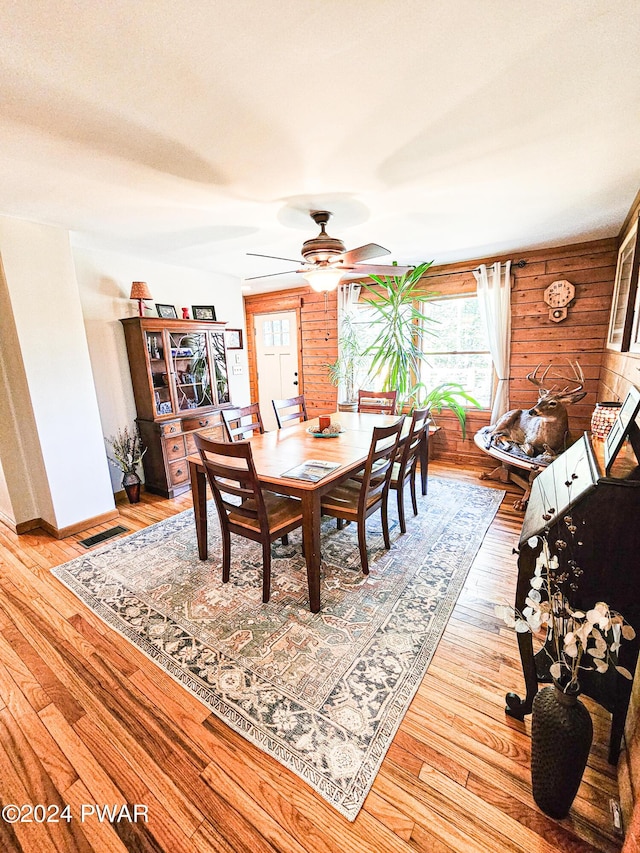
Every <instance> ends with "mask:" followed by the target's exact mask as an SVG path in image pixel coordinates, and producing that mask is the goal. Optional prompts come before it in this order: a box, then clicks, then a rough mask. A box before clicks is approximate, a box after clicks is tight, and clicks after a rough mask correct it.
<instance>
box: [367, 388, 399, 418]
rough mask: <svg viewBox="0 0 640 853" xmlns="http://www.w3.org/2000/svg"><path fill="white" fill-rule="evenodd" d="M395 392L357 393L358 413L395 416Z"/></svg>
mask: <svg viewBox="0 0 640 853" xmlns="http://www.w3.org/2000/svg"><path fill="white" fill-rule="evenodd" d="M396 397H397V392H396V391H358V411H359V412H372V413H374V414H377V415H395V412H396Z"/></svg>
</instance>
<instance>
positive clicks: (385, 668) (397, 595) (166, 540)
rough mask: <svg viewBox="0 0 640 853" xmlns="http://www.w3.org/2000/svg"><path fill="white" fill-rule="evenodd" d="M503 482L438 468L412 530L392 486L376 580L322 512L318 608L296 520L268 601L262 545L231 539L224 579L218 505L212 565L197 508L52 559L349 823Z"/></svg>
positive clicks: (376, 537) (375, 522) (376, 543)
mask: <svg viewBox="0 0 640 853" xmlns="http://www.w3.org/2000/svg"><path fill="white" fill-rule="evenodd" d="M503 495H504V492H502V491H496V490H495V489H487V488H483V487H481V486H471V485H466V484H462V483H459V482H455V481H451V480H446V479H436V478H430V480H429V494H428V496H427V497H426V498H420V506H419V510H420V514H419V515H418V516H417V517H416V518H414V517H413V516H412V515H411V510H410V509H409V516H408V518H409V521H408V532H407V533H406V534H405V535H401V534H400V529H399V526H398V522H397V516H396V512H395V495H392V498H391V500H390V501H389V508H390V524H391V539H392V548H391V550H390V551H385V549H384V545H383V541H382V532H381V529H380V522H379V518H378V515H379V514H376V515H375V516H374V517H372V518H371V519H369V521H368V522H367V544H368V546H369V553H370V571H371V573H370V575H369V576H368V577H365V576H364V575H363V574H362V572H361V567H360V560H359V556H358V548H357V541H356V528H355V525H353V524H351V525H347V526H345V528H344V529H343V530H341V531H339V530H337V529H336V526H335V521H333V520H331V519H325V521H324V523H323V527H322V548H323V578H322V586H321V596H322V610H321V612H320V613H316V614H313V613H310V612H309V606H308V596H307V581H306V571H305V563H304V558H303V557H302V555H301V549H300V532H299V531H296V532H294V533H293V534H290V544H289V545H288V546H283V545H281V544H280V543H278V544H277V545H275V546H274V560H273V562H272V583H271V601H270V602H269V603H268V604H262V600H261V572H260V566H261V552H260V546H259V545H255V544H254V543H252V542H249V541H247V540H244V539H240V538H239V537H232V549H233V555H232V569H231V580H230V582H229V583H228V584H223V583H222V579H221V574H222V571H221V567H220V559H219V554H220V553H221V545H220V535H219V526H218V521H217V515H216V512H215V508H214V506H213V503H210V505H209V554H210V558H209V560H208V561H206V562H204V563H203V562H201V561H200V560H199V559H198V553H197V545H196V536H195V527H194V521H193V513H192V511H191V510H188V511H187V512H183V513H181V514H180V515H177V516H175V517H173V518H171V519H167V520H166V521H162V522H160V523H159V524H155V525H153V526H152V527H148V528H146V529H145V530H142V531H140V532H138V533H135V534H133V535H132V536H128V537H127V538H126V539H122V540H120V541H118V542H114V543H112V544H110V545H106V546H104V547H103V548H101V549H99V550H96V551H93V552H92V553H89V554H86V555H84V556H82V557H78V558H77V559H75V560H73V561H72V562H70V563H67V564H66V565H63V566H59V567H57V568H55V569H53V570H52V571H53V574H54V575H55V576H56V577H58V578H59V579H60V580H61V581H62V582H63V583H64V584H66V585H67V586H68V587H69V588H70V589H71V590H72V591H73V592H74V593H75V594H76V595H77V596H78V597H79V598H80V599H81V600H82V601H83V602H84V603H85V604H86V605H87V606H88V607H90V608H91V610H93V611H94V612H95V613H97V614H98V615H99V616H100V617H101V618H102V619H103V620H104V621H105V622H106V623H107V624H108V625H110V626H111V627H112V628H115V630H117V631H118V632H119V633H120V634H122V635H123V636H124V637H126V638H127V639H128V640H129V641H130V642H132V643H133V644H134V645H135V646H137V648H139V649H140V650H141V651H143V652H144V653H145V654H146V655H148V657H150V658H151V659H152V660H153V661H155V662H156V663H157V664H158V665H159V666H161V667H162V668H163V669H164V670H165V671H166V672H168V673H169V674H170V675H171V676H172V677H173V678H175V679H176V680H177V681H178V682H179V683H181V684H182V685H183V686H184V687H186V688H187V689H188V690H190V691H191V692H192V693H193V694H194V695H196V696H197V697H198V699H200V700H201V701H202V702H203V703H204V704H205V705H206V706H207V707H208V708H210V709H211V711H212V712H213V713H214V714H216V716H218V717H220V718H221V719H222V720H224V721H225V722H226V723H227V724H228V725H229V726H231V728H233V729H235V730H236V731H237V732H240V734H242V735H243V736H244V737H246V738H247V739H248V740H249V741H251V742H252V743H254V744H256V745H257V746H258V747H259V748H260V749H262V750H264V751H265V752H266V753H268V754H269V755H271V756H273V757H274V758H275V759H276V760H277V761H279V762H281V763H282V764H284V765H285V766H286V767H288V768H289V769H290V770H292V771H293V772H294V773H296V774H298V776H300V777H301V778H302V779H304V780H305V781H306V782H308V783H309V785H311V787H312V788H314V789H315V790H316V791H317V792H318V793H319V794H320V795H321V796H322V797H324V798H325V799H326V800H327V801H328V802H329V803H331V804H332V805H333V806H334V807H335V808H336V809H337V810H338V811H339V812H341V813H342V814H343V815H345V817H347V818H348V819H349V820H354V819H355V817H356V815H357V814H358V811H359V809H360V807H361V806H362V803H363V802H364V799H365V797H366V795H367V792H368V791H369V788H370V787H371V785H372V783H373V780H374V778H375V776H376V773H377V771H378V768H379V767H380V764H381V762H382V759H383V758H384V755H385V753H386V751H387V749H388V748H389V745H390V743H391V740H392V738H393V736H394V734H395V732H396V730H397V728H398V726H399V725H400V722H401V720H402V717H403V716H404V714H405V712H406V710H407V707H408V706H409V703H410V701H411V699H412V697H413V695H414V693H415V692H416V690H417V689H418V686H419V685H420V681H421V680H422V678H423V676H424V674H425V672H426V669H427V666H428V665H429V661H430V660H431V657H432V655H433V653H434V651H435V649H436V646H437V644H438V641H439V639H440V637H441V635H442V632H443V631H444V628H445V626H446V624H447V620H448V619H449V616H450V614H451V611H452V610H453V607H454V605H455V602H456V599H457V597H458V594H459V593H460V590H461V589H462V586H463V584H464V581H465V578H466V576H467V572H468V571H469V568H470V566H471V563H472V561H473V558H474V556H475V554H476V552H477V550H478V548H479V546H480V543H481V542H482V539H483V537H484V535H485V533H486V531H487V528H488V526H489V524H490V523H491V521H492V519H493V517H494V515H495V513H496V511H497V509H498V506H499V505H500V501H501V499H502V497H503ZM407 497H408V496H407ZM409 504H410V502H409ZM392 506H393V509H392Z"/></svg>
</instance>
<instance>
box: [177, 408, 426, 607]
mask: <svg viewBox="0 0 640 853" xmlns="http://www.w3.org/2000/svg"><path fill="white" fill-rule="evenodd" d="M329 417H330V418H331V423H332V425H334V426H335V425H336V424H339V425H340V428H341V432H340V433H339V434H337V435H334V436H326V435H319V433H320V428H319V421H318V418H312V419H310V420H308V421H303V422H301V423H298V424H294V425H293V426H289V427H283V428H282V429H279V430H274V431H271V432H265V433H262V434H254V435H253V436H251V437H250V439H249V441H250V443H251V452H252V455H253V462H254V465H255V469H256V473H257V476H258V482H259V483H260V486H261V487H262V488H264V489H268V490H269V491H272V492H276V493H278V494H281V495H288V496H290V497H295V498H298V499H299V500H300V501H301V504H302V536H303V543H304V553H305V559H306V565H307V582H308V587H309V606H310V609H311V612H312V613H318V612H319V610H320V581H321V562H322V555H321V550H320V518H321V501H322V496H323V495H325V494H326V493H327V492H329V491H331V489H333V488H334V487H335V486H336V484H337V483H340V482H342V481H343V480H346V479H348V478H349V477H351V476H352V475H353V474H355V473H356V472H357V471H359V470H361V469H362V468H363V467H364V465H365V464H366V461H367V457H368V454H369V449H370V446H371V439H372V436H373V429H374V427H377V426H389V425H390V424H393V423H395V422H396V421H397V420H398V416H392V415H381V414H365V413H357V412H334V413H332V414H331V415H330V416H329ZM410 423H411V418H405V423H404V427H403V434H404V435H405V436H406V433H407V432H408V429H409V425H410ZM425 447H426V441H425ZM309 460H320V461H322V462H327V463H332V464H334V465H336V466H337V467H335V468H333V469H332V470H327V473H326V475H324V476H322V477H321V479H319V480H317V482H313V481H311V480H305V479H298V478H296V477H293V476H287V475H288V474H290V472H291V471H292V469H295V468H296V467H298V466H300V465H303V464H304V463H307V462H309ZM188 461H189V469H190V474H191V489H192V493H193V507H194V515H195V524H196V535H197V541H198V555H199V557H200V559H201V560H206V559H207V556H208V548H207V500H206V488H207V481H206V473H205V468H204V465H203V464H202V460H201V459H200V456H199V455H198V456H195V455H192V456H189V457H188ZM422 468H423V471H425V474H426V466H425V465H422ZM425 491H426V477H425V478H423V481H422V492H423V494H424V493H425Z"/></svg>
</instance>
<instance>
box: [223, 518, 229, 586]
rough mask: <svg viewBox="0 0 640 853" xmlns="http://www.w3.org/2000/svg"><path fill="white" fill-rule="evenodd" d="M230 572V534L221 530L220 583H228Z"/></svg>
mask: <svg viewBox="0 0 640 853" xmlns="http://www.w3.org/2000/svg"><path fill="white" fill-rule="evenodd" d="M230 574H231V534H230V533H229V531H228V530H225V529H223V530H222V583H228V581H229V576H230Z"/></svg>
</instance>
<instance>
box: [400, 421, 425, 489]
mask: <svg viewBox="0 0 640 853" xmlns="http://www.w3.org/2000/svg"><path fill="white" fill-rule="evenodd" d="M429 412H430V407H429V406H427V408H426V409H414V410H413V415H412V417H411V426H410V427H409V434H408V435H407V437H406V439H405V442H404V444H403V445H402V448H401V449H400V452H399V454H398V455H399V458H398V460H397V461H398V462H399V463H400V471H399V472H398V480H399V481H404V480H405V479H406V477H408V476H409V474H410V473H411V472H412V471H413V469H414V468H415V467H416V466H417V464H418V457H419V453H420V445H421V444H422V442H423V441H427V440H428V436H429V423H430V420H429Z"/></svg>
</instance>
